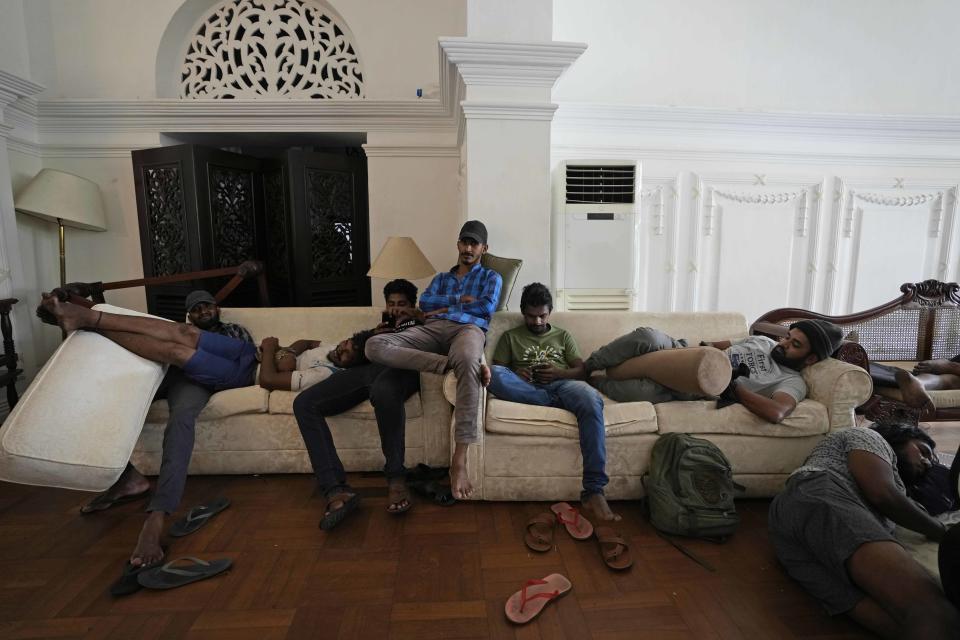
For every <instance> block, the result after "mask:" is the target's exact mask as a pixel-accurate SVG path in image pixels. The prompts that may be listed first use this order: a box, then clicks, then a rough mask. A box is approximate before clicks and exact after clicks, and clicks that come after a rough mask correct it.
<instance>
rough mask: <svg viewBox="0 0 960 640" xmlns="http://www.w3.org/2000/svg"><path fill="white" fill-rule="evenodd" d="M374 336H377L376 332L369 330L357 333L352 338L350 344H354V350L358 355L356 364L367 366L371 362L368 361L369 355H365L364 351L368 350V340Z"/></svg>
mask: <svg viewBox="0 0 960 640" xmlns="http://www.w3.org/2000/svg"><path fill="white" fill-rule="evenodd" d="M374 335H376V332H374V331H373V330H369V329H368V330H366V331H357V332H356V333H355V334H353V335H352V336H350V342H352V343H353V349H354V351H356V353H357V358H358V360H357V363H356V364H366V363H368V362H370V361H369V360H367V355H366V354H365V353H364V350H365V349H366V348H367V340H369V339H370V338H372V337H373V336H374ZM354 366H356V365H354Z"/></svg>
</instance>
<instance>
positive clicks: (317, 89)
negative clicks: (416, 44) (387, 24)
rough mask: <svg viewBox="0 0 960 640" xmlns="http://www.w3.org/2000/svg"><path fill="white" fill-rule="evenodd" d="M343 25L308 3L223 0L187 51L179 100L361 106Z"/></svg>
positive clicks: (359, 77) (354, 59) (353, 55)
mask: <svg viewBox="0 0 960 640" xmlns="http://www.w3.org/2000/svg"><path fill="white" fill-rule="evenodd" d="M352 40H353V39H352V37H351V36H350V34H349V31H348V30H347V27H346V25H344V24H341V23H339V22H338V21H337V20H336V19H335V18H333V17H332V16H331V12H330V10H329V9H328V8H326V7H325V6H324V5H322V4H320V3H319V2H313V1H312V0H227V1H226V2H223V3H221V4H219V5H217V6H216V7H215V8H214V9H213V10H211V11H210V12H209V13H208V14H207V15H206V16H205V17H204V18H203V19H202V20H201V21H200V24H199V26H198V27H197V31H196V33H195V34H194V35H193V37H192V38H191V40H190V42H189V44H188V45H187V51H186V54H185V56H184V61H183V67H182V70H181V80H180V97H181V98H257V97H269V98H362V97H363V73H362V71H361V68H360V60H359V58H358V56H357V52H356V49H355V47H354V44H353V42H352Z"/></svg>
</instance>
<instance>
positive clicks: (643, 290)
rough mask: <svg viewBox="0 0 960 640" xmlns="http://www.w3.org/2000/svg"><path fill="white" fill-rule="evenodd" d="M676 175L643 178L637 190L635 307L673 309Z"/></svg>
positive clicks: (675, 299)
mask: <svg viewBox="0 0 960 640" xmlns="http://www.w3.org/2000/svg"><path fill="white" fill-rule="evenodd" d="M678 187H679V183H678V181H677V177H676V176H673V177H647V176H644V177H643V188H642V191H641V192H640V228H639V234H640V237H639V241H638V245H637V246H639V247H640V254H639V255H638V260H637V268H638V269H639V271H640V276H639V278H638V281H639V282H640V291H638V292H637V295H636V308H637V309H638V310H642V309H666V310H673V309H675V308H676V302H677V242H678V240H679V233H678V230H677V213H678V206H679V198H678V196H679V189H678Z"/></svg>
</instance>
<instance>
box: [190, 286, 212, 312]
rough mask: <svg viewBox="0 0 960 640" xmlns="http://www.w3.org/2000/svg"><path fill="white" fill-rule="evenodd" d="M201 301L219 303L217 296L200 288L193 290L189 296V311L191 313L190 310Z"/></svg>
mask: <svg viewBox="0 0 960 640" xmlns="http://www.w3.org/2000/svg"><path fill="white" fill-rule="evenodd" d="M201 302H209V303H210V304H217V300H216V298H214V297H213V296H212V295H210V293H209V292H207V291H203V290H202V289H199V290H197V291H191V292H190V295H188V296H187V302H186V307H187V313H190V310H191V309H193V308H194V307H195V306H197V305H198V304H200V303H201Z"/></svg>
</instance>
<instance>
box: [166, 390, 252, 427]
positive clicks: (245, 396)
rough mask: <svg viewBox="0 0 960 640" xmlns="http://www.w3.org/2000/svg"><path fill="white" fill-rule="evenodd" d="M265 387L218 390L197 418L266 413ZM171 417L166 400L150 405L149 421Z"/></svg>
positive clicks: (213, 418)
mask: <svg viewBox="0 0 960 640" xmlns="http://www.w3.org/2000/svg"><path fill="white" fill-rule="evenodd" d="M268 393H269V391H267V390H266V389H264V388H263V387H241V388H239V389H227V390H226V391H218V392H217V393H215V394H213V395H212V396H210V400H209V402H207V406H205V407H204V408H203V411H201V412H200V416H199V417H198V418H197V420H218V419H220V418H226V417H229V416H236V415H241V414H244V413H266V412H267V394H268ZM169 417H170V406H169V405H168V404H167V401H166V400H157V401H156V402H154V403H153V404H151V405H150V412H149V413H147V422H166V421H167V419H168V418H169Z"/></svg>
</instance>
